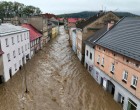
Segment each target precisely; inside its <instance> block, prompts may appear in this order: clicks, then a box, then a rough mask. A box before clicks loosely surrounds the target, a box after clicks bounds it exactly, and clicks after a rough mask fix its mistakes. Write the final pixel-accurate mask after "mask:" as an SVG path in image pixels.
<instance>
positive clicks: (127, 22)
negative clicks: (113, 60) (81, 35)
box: [97, 17, 140, 61]
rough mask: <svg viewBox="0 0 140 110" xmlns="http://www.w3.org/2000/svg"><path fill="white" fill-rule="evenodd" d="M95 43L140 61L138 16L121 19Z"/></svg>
mask: <svg viewBox="0 0 140 110" xmlns="http://www.w3.org/2000/svg"><path fill="white" fill-rule="evenodd" d="M97 44H98V45H101V46H103V47H105V48H108V49H110V50H112V51H115V52H117V53H120V54H122V55H125V56H127V57H129V58H132V59H135V60H137V61H140V18H134V17H133V18H132V17H126V18H124V19H122V20H121V21H120V22H118V24H117V25H116V26H114V27H113V28H112V29H111V30H110V31H108V32H107V33H106V34H105V35H104V36H102V37H101V38H100V39H99V40H98V41H97Z"/></svg>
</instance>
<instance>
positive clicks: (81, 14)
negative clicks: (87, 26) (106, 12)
mask: <svg viewBox="0 0 140 110" xmlns="http://www.w3.org/2000/svg"><path fill="white" fill-rule="evenodd" d="M98 12H99V11H84V12H79V13H70V14H61V15H58V16H59V17H65V18H90V17H92V16H94V15H96V14H97V13H98ZM114 13H115V14H116V15H117V16H120V17H124V16H125V17H133V16H138V15H135V14H132V13H130V12H114Z"/></svg>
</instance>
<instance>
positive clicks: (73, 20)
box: [68, 18, 78, 23]
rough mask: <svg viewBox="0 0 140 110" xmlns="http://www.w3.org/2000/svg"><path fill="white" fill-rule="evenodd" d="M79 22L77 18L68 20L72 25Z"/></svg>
mask: <svg viewBox="0 0 140 110" xmlns="http://www.w3.org/2000/svg"><path fill="white" fill-rule="evenodd" d="M77 21H78V19H77V18H68V22H70V23H76V22H77Z"/></svg>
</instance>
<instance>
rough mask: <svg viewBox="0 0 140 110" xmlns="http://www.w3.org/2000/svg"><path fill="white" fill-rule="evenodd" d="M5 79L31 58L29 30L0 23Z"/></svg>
mask: <svg viewBox="0 0 140 110" xmlns="http://www.w3.org/2000/svg"><path fill="white" fill-rule="evenodd" d="M0 41H1V49H2V51H3V52H4V54H3V65H4V81H5V82H7V81H8V80H9V79H10V78H11V77H12V76H13V75H14V74H15V73H16V72H17V71H18V70H19V68H20V67H21V66H22V65H23V64H25V63H26V59H29V58H30V38H29V30H28V29H26V28H22V27H20V26H14V25H12V24H1V25H0Z"/></svg>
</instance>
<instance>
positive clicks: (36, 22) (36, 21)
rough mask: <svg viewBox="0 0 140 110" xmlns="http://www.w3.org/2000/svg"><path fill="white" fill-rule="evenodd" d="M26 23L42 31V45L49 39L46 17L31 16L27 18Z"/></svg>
mask: <svg viewBox="0 0 140 110" xmlns="http://www.w3.org/2000/svg"><path fill="white" fill-rule="evenodd" d="M28 24H31V25H32V26H33V27H35V28H36V29H37V30H38V31H39V32H41V33H42V35H43V36H42V42H43V46H44V45H45V44H46V43H47V42H48V41H49V40H50V38H49V37H48V18H46V17H44V16H31V17H29V18H28Z"/></svg>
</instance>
